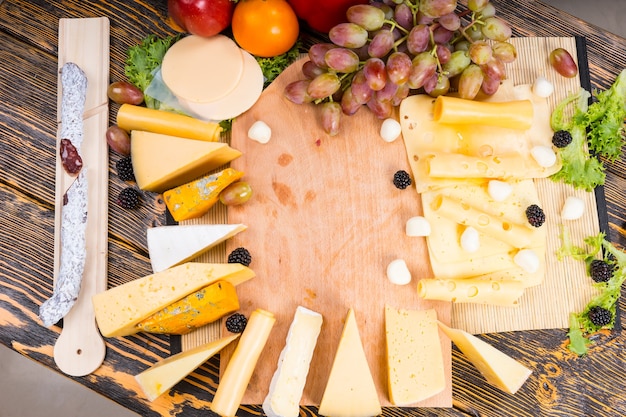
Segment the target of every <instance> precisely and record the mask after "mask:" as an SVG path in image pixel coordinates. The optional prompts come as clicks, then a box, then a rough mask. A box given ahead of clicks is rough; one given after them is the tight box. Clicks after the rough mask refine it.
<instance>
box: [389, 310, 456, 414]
mask: <svg viewBox="0 0 626 417" xmlns="http://www.w3.org/2000/svg"><path fill="white" fill-rule="evenodd" d="M385 335H386V340H387V372H388V377H389V379H388V386H389V399H390V401H391V402H392V403H393V404H394V405H397V406H408V405H412V404H415V403H418V402H420V401H423V400H425V399H427V398H430V397H432V396H434V395H436V394H438V393H440V392H442V391H443V390H444V389H445V388H446V375H445V371H444V363H443V353H442V352H441V341H440V339H439V330H438V329H437V312H436V311H435V310H403V309H397V308H392V307H390V306H385Z"/></svg>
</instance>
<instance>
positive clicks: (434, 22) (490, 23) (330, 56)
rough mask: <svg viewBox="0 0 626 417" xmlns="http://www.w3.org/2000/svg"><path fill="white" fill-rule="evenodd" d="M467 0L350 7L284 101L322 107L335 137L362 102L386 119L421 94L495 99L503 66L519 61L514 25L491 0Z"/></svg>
mask: <svg viewBox="0 0 626 417" xmlns="http://www.w3.org/2000/svg"><path fill="white" fill-rule="evenodd" d="M464 3H465V4H457V1H456V0H383V1H371V2H370V4H360V5H356V6H352V7H350V8H349V9H348V11H347V13H346V20H347V22H345V23H340V24H338V25H336V26H334V27H333V28H332V29H331V30H330V32H329V34H328V37H329V39H330V41H331V42H329V43H319V44H315V45H313V46H312V47H311V48H310V49H309V52H308V56H309V60H308V61H306V62H305V63H304V65H303V67H302V72H303V75H304V79H302V80H298V81H294V82H292V83H290V84H289V85H288V86H287V87H286V88H285V95H286V97H287V98H288V99H289V100H291V101H292V102H294V103H297V104H302V103H315V104H319V105H320V106H321V116H322V126H323V128H324V130H325V131H326V132H328V133H329V134H330V135H335V134H337V133H338V131H339V125H340V120H341V116H342V114H345V115H352V114H354V113H356V112H357V111H358V110H359V109H360V108H361V107H362V106H364V105H365V106H367V107H368V108H369V109H370V110H371V111H372V112H373V113H374V114H375V115H376V116H377V117H378V118H381V119H385V118H388V117H390V116H391V115H392V113H393V109H394V107H396V106H398V105H400V102H401V101H402V100H403V99H404V98H406V97H407V96H408V95H409V94H412V93H415V92H425V93H427V94H429V95H431V96H433V97H437V96H439V95H444V94H447V93H448V92H449V91H451V90H453V91H456V92H457V93H458V95H459V96H460V97H462V98H466V99H474V98H475V97H476V95H477V94H478V93H479V91H482V92H483V93H484V94H487V95H492V94H494V93H495V92H496V91H497V89H498V87H499V85H500V82H501V81H502V79H504V77H505V67H504V64H506V63H510V62H512V61H514V60H515V59H516V57H517V51H516V50H515V47H514V46H513V45H512V44H511V43H509V42H507V40H509V38H510V37H511V27H510V26H509V24H508V23H507V22H505V21H504V20H503V19H501V18H499V17H497V16H496V9H495V7H494V5H493V4H492V3H490V1H489V0H467V2H464Z"/></svg>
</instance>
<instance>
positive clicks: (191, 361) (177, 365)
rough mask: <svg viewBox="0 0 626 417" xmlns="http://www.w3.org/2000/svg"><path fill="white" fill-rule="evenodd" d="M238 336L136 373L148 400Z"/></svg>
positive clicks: (181, 378) (164, 390) (196, 349)
mask: <svg viewBox="0 0 626 417" xmlns="http://www.w3.org/2000/svg"><path fill="white" fill-rule="evenodd" d="M238 337H239V335H238V334H234V335H232V336H227V337H223V338H221V339H218V340H215V341H213V342H209V343H207V344H204V345H201V346H198V347H196V348H194V349H190V350H187V351H185V352H181V353H178V354H176V355H173V356H170V357H169V358H166V359H163V360H162V361H159V362H157V363H155V364H154V365H152V366H151V367H150V368H148V369H146V370H145V371H143V372H142V373H140V374H137V375H135V379H136V380H137V382H139V385H140V386H141V389H142V390H143V392H144V393H145V394H146V397H147V398H148V400H150V401H154V400H156V399H157V398H158V397H159V396H160V395H162V394H164V393H166V392H167V391H169V390H170V388H172V387H173V386H174V385H176V384H177V383H179V382H180V381H182V380H183V379H184V378H185V377H186V376H187V375H189V374H190V373H192V372H193V371H194V370H195V369H196V368H198V367H199V366H200V365H202V364H203V363H205V362H206V361H207V360H209V358H211V357H212V356H214V355H215V354H217V353H218V352H219V351H220V350H222V349H223V348H224V347H226V346H227V345H228V344H229V343H230V342H232V341H233V340H235V339H237V338H238Z"/></svg>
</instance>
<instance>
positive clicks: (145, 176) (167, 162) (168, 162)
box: [130, 130, 241, 193]
mask: <svg viewBox="0 0 626 417" xmlns="http://www.w3.org/2000/svg"><path fill="white" fill-rule="evenodd" d="M130 153H131V159H132V161H133V170H134V172H135V179H136V180H137V186H138V187H139V188H141V189H142V190H146V191H153V192H157V193H160V192H163V191H165V190H168V189H170V188H174V187H177V186H179V185H181V184H184V183H186V182H189V181H191V180H194V179H196V178H198V177H200V176H201V175H204V174H206V173H207V172H209V171H211V170H213V169H215V168H218V167H220V166H222V165H224V164H226V163H227V162H230V161H232V160H233V159H235V158H238V157H239V156H241V152H239V151H238V150H236V149H233V148H231V147H230V146H228V145H227V144H226V143H221V142H207V141H202V140H194V139H186V138H181V137H177V136H169V135H162V134H158V133H151V132H143V131H138V130H134V131H133V132H132V133H131V142H130Z"/></svg>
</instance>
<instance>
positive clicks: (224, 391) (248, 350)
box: [211, 309, 276, 417]
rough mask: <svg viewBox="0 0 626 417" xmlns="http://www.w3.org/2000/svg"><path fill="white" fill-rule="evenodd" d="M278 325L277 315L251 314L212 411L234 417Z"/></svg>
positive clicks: (219, 387) (225, 416) (265, 313)
mask: <svg viewBox="0 0 626 417" xmlns="http://www.w3.org/2000/svg"><path fill="white" fill-rule="evenodd" d="M275 322H276V318H275V317H274V314H272V313H270V312H269V311H265V310H263V309H256V310H254V311H253V312H252V313H251V314H250V318H249V319H248V324H247V325H246V329H245V330H244V331H243V334H242V335H241V339H240V340H239V343H238V344H237V347H236V348H235V351H234V352H233V356H232V357H231V358H230V361H229V362H228V365H226V369H225V370H224V374H223V375H222V377H221V380H220V384H219V385H218V387H217V390H216V391H215V396H214V397H213V402H212V403H211V411H213V412H214V413H217V414H219V415H220V416H222V417H234V416H235V414H236V413H237V409H238V408H239V405H240V404H241V400H242V398H243V395H244V393H245V392H246V388H247V387H248V383H249V382H250V378H251V377H252V373H253V372H254V368H255V367H256V364H257V362H258V360H259V356H261V352H262V351H263V348H264V347H265V344H266V343H267V339H268V337H269V335H270V332H271V331H272V328H273V327H274V323H275Z"/></svg>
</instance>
